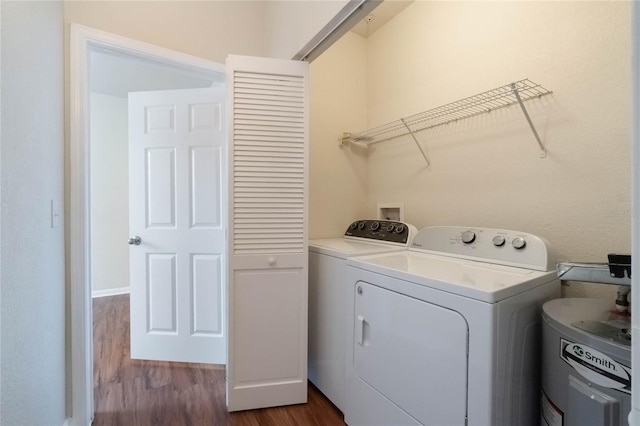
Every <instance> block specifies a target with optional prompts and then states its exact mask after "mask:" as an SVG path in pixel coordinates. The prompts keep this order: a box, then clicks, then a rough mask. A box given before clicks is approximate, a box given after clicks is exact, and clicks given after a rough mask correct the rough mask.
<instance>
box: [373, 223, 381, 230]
mask: <svg viewBox="0 0 640 426" xmlns="http://www.w3.org/2000/svg"><path fill="white" fill-rule="evenodd" d="M378 229H380V222H373V223H372V224H371V230H372V231H377V230H378Z"/></svg>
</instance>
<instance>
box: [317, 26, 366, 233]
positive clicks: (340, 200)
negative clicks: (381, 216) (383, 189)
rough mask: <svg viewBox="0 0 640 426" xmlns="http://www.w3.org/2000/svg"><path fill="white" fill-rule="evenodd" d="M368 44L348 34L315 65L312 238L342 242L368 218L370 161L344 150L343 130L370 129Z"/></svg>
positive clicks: (360, 154)
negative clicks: (351, 227) (353, 227)
mask: <svg viewBox="0 0 640 426" xmlns="http://www.w3.org/2000/svg"><path fill="white" fill-rule="evenodd" d="M365 47H366V44H365V39H363V38H362V37H360V36H359V35H356V34H353V33H347V34H346V35H345V36H343V37H342V39H340V40H339V41H338V42H337V43H336V44H334V45H333V46H332V47H331V48H330V49H329V50H327V51H325V52H324V53H323V54H322V55H321V56H320V57H319V58H318V59H316V60H315V61H314V62H312V63H311V67H310V81H311V106H310V110H311V123H310V139H311V147H310V153H309V154H310V159H309V164H310V170H309V173H310V185H309V196H310V198H309V200H310V201H309V206H310V217H309V223H310V227H309V228H310V229H309V236H310V238H326V237H336V236H340V235H342V234H343V233H344V231H345V229H346V228H347V225H349V223H351V221H353V220H356V219H359V218H363V217H365V216H366V214H367V210H366V194H367V186H368V185H367V161H366V157H364V155H363V153H362V152H361V151H359V150H358V149H357V148H353V147H344V148H339V147H338V144H339V142H338V139H339V138H340V136H341V135H342V131H343V130H347V129H352V128H361V127H363V126H366V111H367V104H366V100H367V96H366V95H367V92H366V89H367V87H366V83H367V69H366V51H365Z"/></svg>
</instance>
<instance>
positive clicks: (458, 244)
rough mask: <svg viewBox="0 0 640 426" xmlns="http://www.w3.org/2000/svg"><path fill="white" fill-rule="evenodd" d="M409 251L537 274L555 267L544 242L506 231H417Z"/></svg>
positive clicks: (450, 228)
mask: <svg viewBox="0 0 640 426" xmlns="http://www.w3.org/2000/svg"><path fill="white" fill-rule="evenodd" d="M411 249H415V250H420V251H428V252H438V254H443V255H449V256H454V257H462V258H468V259H472V260H477V261H482V262H487V263H497V264H501V265H507V266H518V267H527V268H530V269H536V270H540V271H551V270H553V269H554V268H555V258H553V256H552V254H551V250H550V248H549V245H548V243H547V242H546V241H545V240H543V239H542V238H540V237H537V236H535V235H533V234H528V233H526V232H519V231H509V230H505V229H492V228H466V227H458V226H432V227H427V228H423V229H421V230H420V232H418V234H417V235H416V237H415V238H414V239H413V243H412V244H411Z"/></svg>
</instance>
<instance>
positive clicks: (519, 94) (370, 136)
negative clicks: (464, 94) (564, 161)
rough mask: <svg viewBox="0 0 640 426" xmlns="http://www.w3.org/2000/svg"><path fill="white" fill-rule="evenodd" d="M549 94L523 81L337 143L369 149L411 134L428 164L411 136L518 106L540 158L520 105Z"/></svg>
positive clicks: (381, 126) (530, 122) (538, 86)
mask: <svg viewBox="0 0 640 426" xmlns="http://www.w3.org/2000/svg"><path fill="white" fill-rule="evenodd" d="M551 93H553V92H551V91H550V90H547V89H545V88H544V87H542V86H541V85H540V84H537V83H534V82H533V81H531V80H529V79H524V80H520V81H516V82H514V83H510V84H507V85H504V86H501V87H498V88H496V89H492V90H487V91H486V92H482V93H479V94H477V95H474V96H469V97H468V98H464V99H460V100H458V101H455V102H451V103H449V104H446V105H442V106H440V107H437V108H433V109H430V110H428V111H424V112H421V113H418V114H414V115H411V116H408V117H405V118H401V119H399V120H395V121H392V122H389V123H386V124H383V125H380V126H377V127H373V128H371V129H368V130H364V131H361V132H358V133H345V134H344V136H343V138H342V140H341V141H342V144H346V143H359V144H365V145H369V144H372V143H378V142H384V141H388V140H390V139H394V138H397V137H400V136H405V135H408V134H411V135H412V137H413V138H414V141H415V142H416V144H417V145H418V147H419V148H420V151H421V152H422V154H423V156H424V157H425V160H426V161H427V164H428V163H429V160H428V159H427V158H426V155H425V153H424V151H423V150H422V147H420V144H419V143H418V141H417V139H416V138H415V135H414V133H417V132H421V131H424V130H428V129H432V128H434V127H437V126H442V125H445V124H449V123H452V122H455V121H458V120H463V119H466V118H470V117H474V116H477V115H480V114H485V113H488V112H491V111H495V110H497V109H500V108H506V107H508V106H511V105H514V104H520V106H521V108H522V112H523V113H524V115H525V117H526V119H527V121H528V123H529V126H530V127H531V130H532V131H533V133H534V136H535V137H536V139H537V141H538V145H539V146H540V149H541V150H542V152H543V155H542V156H544V153H545V149H544V146H543V145H542V142H541V141H540V138H539V136H538V134H537V132H536V130H535V127H534V126H533V122H532V121H531V119H530V117H529V114H528V113H527V110H526V109H525V107H524V105H523V103H524V102H526V101H528V100H531V99H535V98H540V97H542V96H545V95H549V94H551Z"/></svg>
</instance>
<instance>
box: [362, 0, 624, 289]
mask: <svg viewBox="0 0 640 426" xmlns="http://www.w3.org/2000/svg"><path fill="white" fill-rule="evenodd" d="M630 12H631V4H630V3H626V2H470V3H462V2H415V3H414V4H413V5H411V6H409V7H408V8H407V9H405V10H404V11H403V12H402V13H401V14H400V15H399V16H398V17H397V18H396V19H395V20H394V21H392V22H391V23H389V24H388V25H387V26H385V27H384V28H382V30H381V31H379V32H377V33H376V34H374V35H373V36H372V37H370V39H369V42H368V46H367V47H368V51H367V52H368V60H369V62H368V69H369V74H368V75H369V79H368V82H369V85H368V91H367V92H368V95H369V103H368V105H369V108H368V111H369V125H375V124H379V123H382V122H385V121H389V120H392V119H395V118H399V117H400V116H403V115H406V114H412V113H416V112H420V111H423V110H426V109H429V108H432V107H436V106H439V105H441V104H444V103H447V102H451V101H454V100H457V99H460V98H463V97H466V96H470V95H473V94H475V93H478V92H482V91H484V90H486V89H490V88H493V87H497V86H501V85H503V84H507V83H509V82H511V81H515V80H519V79H522V78H525V77H528V78H530V79H532V80H534V81H536V82H538V83H541V84H543V85H544V86H545V87H546V88H548V89H550V90H552V91H553V92H554V94H553V95H551V96H550V97H546V98H543V99H540V100H536V101H532V102H530V103H529V104H527V107H528V109H529V111H530V113H531V115H532V119H533V120H534V122H535V123H536V126H537V127H538V131H539V133H540V135H541V137H542V139H543V141H544V143H545V144H546V145H547V147H548V150H549V154H548V157H547V158H545V159H540V158H539V157H538V150H537V145H536V142H535V140H534V138H533V135H532V134H531V132H530V131H529V129H528V126H527V124H526V121H525V120H524V117H523V116H522V113H521V112H520V110H519V108H518V107H512V108H509V109H507V110H501V111H499V112H496V113H492V114H486V115H482V116H479V117H477V118H474V119H470V120H466V121H464V122H460V123H457V124H452V125H448V126H443V127H439V128H437V129H434V130H432V131H427V132H423V133H421V134H420V135H419V139H420V140H421V141H422V142H423V146H424V147H425V148H426V150H427V152H428V153H429V155H430V157H431V161H432V167H431V169H426V168H425V165H424V162H423V161H422V159H421V158H420V156H419V155H416V154H417V148H416V147H415V146H414V145H412V144H413V142H412V141H410V140H409V139H407V138H403V139H398V140H395V141H391V142H388V143H385V144H380V145H378V146H377V147H376V149H375V152H373V153H372V154H371V155H370V158H369V188H370V189H371V190H370V191H369V194H368V202H369V209H370V210H372V209H373V208H374V206H375V204H376V203H377V202H384V201H391V200H393V201H395V200H398V201H403V202H404V203H405V209H406V210H405V213H406V218H407V220H408V221H409V222H412V223H414V224H415V225H417V226H418V227H423V226H427V225H442V224H459V225H469V226H487V227H503V228H507V229H517V230H523V231H527V232H532V233H534V234H538V235H540V236H542V237H544V238H546V239H547V240H548V241H550V242H551V244H552V245H553V247H554V248H555V249H556V251H557V252H558V255H559V257H560V258H561V259H570V260H575V261H606V254H607V253H612V252H618V253H629V252H630V214H631V210H630V208H631V207H630V206H631V200H630V166H631V162H630V148H631V141H630V136H631V128H630V108H631V95H630V93H631V74H630V67H631V60H630V52H631V46H630V35H631V13H630ZM578 286H579V285H578Z"/></svg>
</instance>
